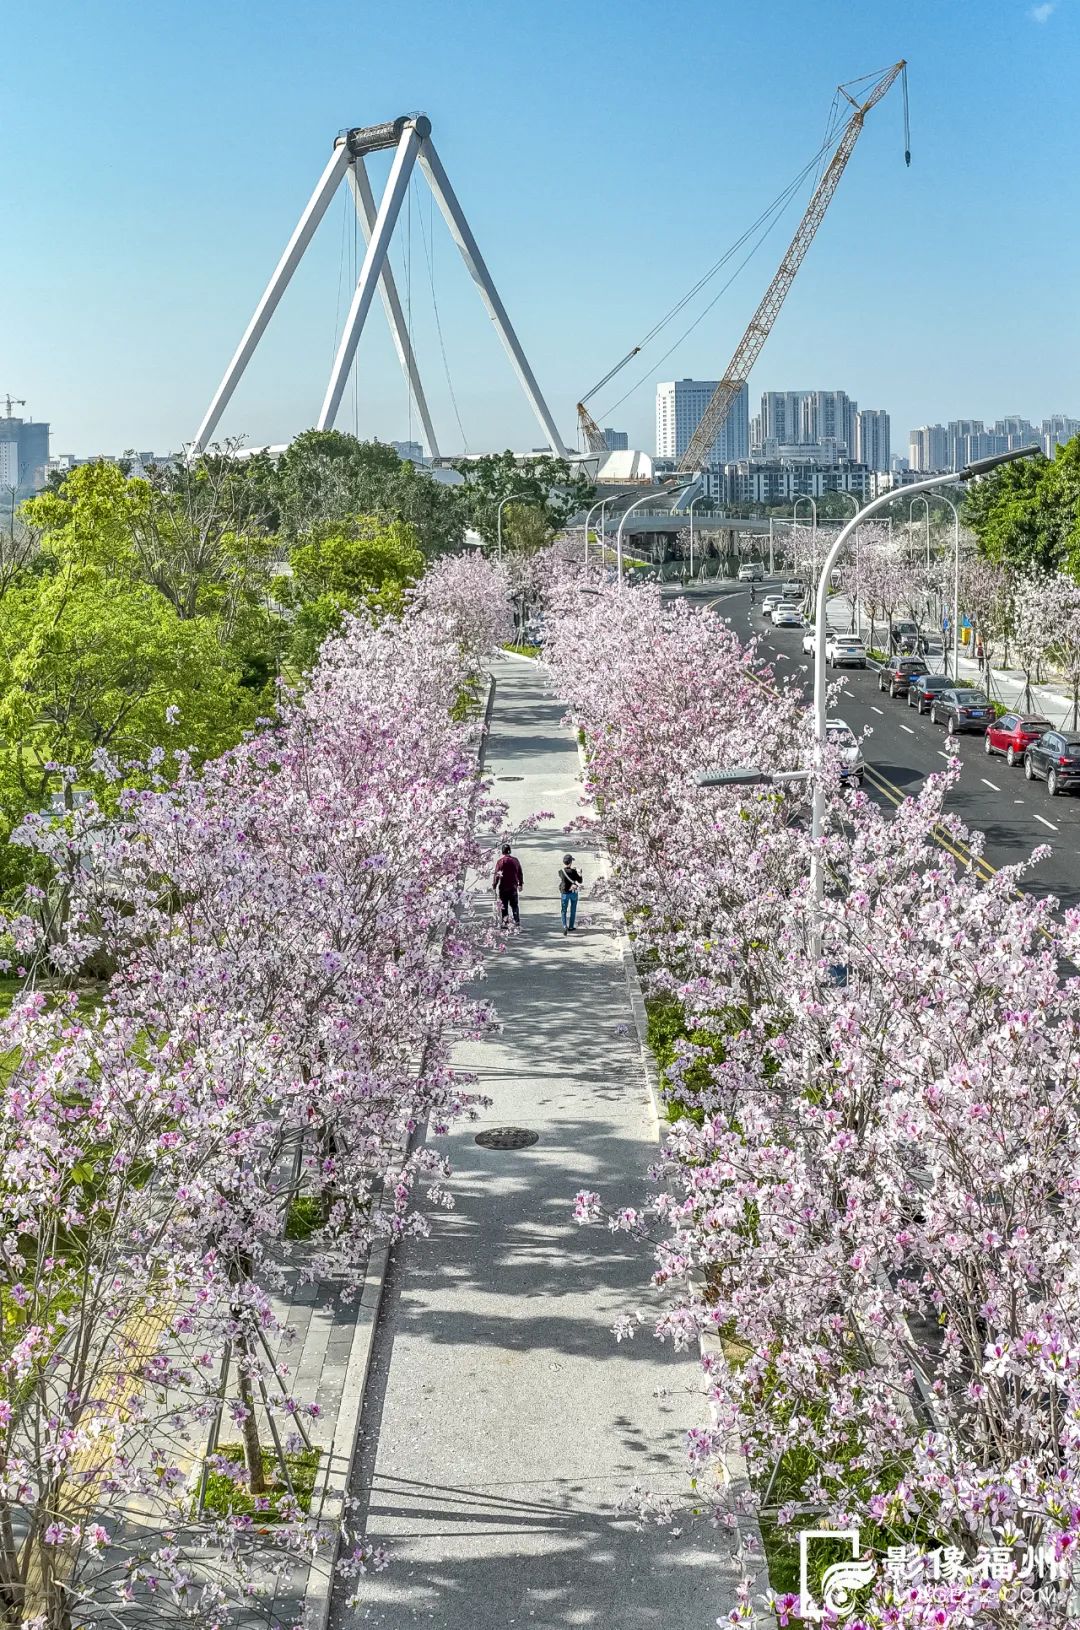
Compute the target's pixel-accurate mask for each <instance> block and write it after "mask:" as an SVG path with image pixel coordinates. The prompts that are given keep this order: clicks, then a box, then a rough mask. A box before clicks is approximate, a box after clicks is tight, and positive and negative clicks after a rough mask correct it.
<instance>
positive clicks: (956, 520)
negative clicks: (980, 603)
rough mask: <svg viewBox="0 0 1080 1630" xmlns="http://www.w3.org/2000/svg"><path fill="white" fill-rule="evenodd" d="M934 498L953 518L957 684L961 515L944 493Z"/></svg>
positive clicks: (956, 669) (955, 670) (956, 673)
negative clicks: (946, 507) (950, 511)
mask: <svg viewBox="0 0 1080 1630" xmlns="http://www.w3.org/2000/svg"><path fill="white" fill-rule="evenodd" d="M934 497H935V498H937V499H939V500H940V501H941V503H943V504H948V506H949V508H950V509H951V510H952V517H953V586H952V676H953V682H954V684H955V682H956V681H957V680H958V679H959V678H960V515H959V512H958V511H957V508H956V505H955V504H954V503H953V501H952V499H951V498H946V496H945V494H944V493H943V492H936V493H935V494H934Z"/></svg>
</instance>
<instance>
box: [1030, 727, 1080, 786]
mask: <svg viewBox="0 0 1080 1630" xmlns="http://www.w3.org/2000/svg"><path fill="white" fill-rule="evenodd" d="M1024 774H1025V775H1026V776H1027V778H1028V780H1029V781H1035V780H1039V781H1045V782H1046V790H1047V792H1048V793H1049V794H1050V796H1051V798H1053V796H1054V794H1055V793H1058V792H1071V791H1072V789H1073V787H1075V786H1078V785H1080V736H1077V735H1072V734H1069V735H1066V733H1065V731H1064V730H1048V731H1047V732H1046V734H1045V735H1043V736H1040V737H1039V739H1038V741H1033V742H1032V743H1031V746H1030V747H1029V748H1028V749H1027V750H1026V752H1025V753H1024Z"/></svg>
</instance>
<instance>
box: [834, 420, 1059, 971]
mask: <svg viewBox="0 0 1080 1630" xmlns="http://www.w3.org/2000/svg"><path fill="white" fill-rule="evenodd" d="M1041 452H1042V448H1041V447H1018V448H1015V449H1014V450H1013V451H1012V452H1010V453H995V454H994V456H993V457H992V458H980V459H976V460H975V461H974V462H973V463H971V464H965V466H964V468H963V469H962V470H950V471H948V473H947V474H944V475H931V476H927V477H926V479H925V480H924V481H917V482H913V483H912V486H911V487H909V488H908V491H909V492H910V493H911V494H912V495H913V496H914V494H915V493H919V492H931V491H933V490H934V489H935V488H936V487H948V486H953V485H956V484H957V483H960V482H965V481H970V480H972V479H973V477H975V476H977V475H986V473H987V472H988V471H990V470H995V469H997V467H998V465H999V464H1012V463H1014V462H1015V460H1016V459H1020V458H1030V457H1031V456H1032V455H1033V454H1034V453H1041ZM893 496H894V494H893V493H891V492H884V493H882V494H881V495H880V496H879V497H877V498H872V499H871V500H870V502H869V503H868V504H866V505H864V506H863V508H862V509H861V510H859V512H858V514H857V515H853V516H852V518H851V520H850V521H849V522H848V523H847V525H846V526H845V527H844V528H843V529H842V530H841V532H840V533H839V535H838V536H837V537H836V538H835V540H834V541H833V545H832V548H831V549H830V550H829V553H828V554H827V555H826V557H825V562H824V565H823V566H822V568H821V576H820V578H819V579H818V587H817V605H816V610H815V617H814V623H815V638H814V743H815V747H816V750H817V758H816V760H815V775H814V783H813V816H812V821H811V827H810V834H811V839H812V843H811V849H810V890H811V894H812V895H813V910H814V919H813V922H814V926H813V935H814V946H815V949H816V951H817V953H818V954H819V955H820V952H821V904H822V901H823V900H824V898H825V868H824V864H823V862H822V857H821V839H822V834H823V832H824V830H825V786H824V783H823V782H822V779H821V776H820V774H819V773H817V764H819V763H820V756H821V753H822V751H823V749H824V746H825V742H826V712H827V710H826V701H827V695H826V691H827V681H826V678H825V640H824V638H823V635H824V629H825V608H826V603H827V601H828V597H829V577H830V575H831V573H832V569H833V567H834V566H835V564H836V561H837V559H838V557H839V555H840V551H841V550H842V549H843V547H844V545H845V544H846V543H847V541H848V539H849V538H850V536H851V534H852V533H853V532H854V531H855V529H856V528H857V527H858V526H859V525H861V523H862V522H863V521H865V520H866V519H867V518H868V517H869V516H871V515H873V514H875V513H876V512H877V511H878V510H879V509H882V508H883V507H884V506H885V505H886V504H887V503H889V502H891V500H892V498H893ZM957 558H959V556H958V557H957ZM954 638H955V635H954Z"/></svg>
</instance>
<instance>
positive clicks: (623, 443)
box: [604, 425, 630, 453]
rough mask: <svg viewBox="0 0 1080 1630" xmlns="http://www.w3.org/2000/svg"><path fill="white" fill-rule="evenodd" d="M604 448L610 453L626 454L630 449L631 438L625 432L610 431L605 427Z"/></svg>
mask: <svg viewBox="0 0 1080 1630" xmlns="http://www.w3.org/2000/svg"><path fill="white" fill-rule="evenodd" d="M604 446H605V447H606V448H607V450H608V452H609V453H626V452H628V451H629V448H630V437H629V435H628V433H627V432H626V431H625V430H609V429H608V428H607V426H606V425H605V427H604Z"/></svg>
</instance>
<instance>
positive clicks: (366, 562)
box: [276, 515, 425, 670]
mask: <svg viewBox="0 0 1080 1630" xmlns="http://www.w3.org/2000/svg"><path fill="white" fill-rule="evenodd" d="M424 564H425V562H424V556H423V553H422V551H421V549H420V547H419V544H418V542H417V538H416V533H415V532H414V530H413V528H412V527H411V526H410V525H409V524H408V523H407V522H405V521H390V522H389V523H383V522H382V521H380V520H379V519H378V518H377V517H376V516H373V515H354V516H353V517H352V519H351V520H350V521H348V522H347V523H344V524H341V523H338V524H333V523H329V522H328V523H324V524H323V525H320V526H317V527H316V528H315V529H314V530H313V532H312V533H311V535H310V536H309V537H307V538H306V539H305V540H304V541H303V542H302V543H299V544H297V545H296V547H295V548H294V549H293V550H292V551H291V552H290V555H289V566H290V568H291V575H290V576H287V577H283V578H281V579H279V581H278V584H277V587H276V593H277V595H278V597H279V598H280V600H281V602H282V603H283V604H284V605H286V606H288V607H289V608H290V609H291V610H292V611H293V614H294V619H295V620H294V625H293V639H292V647H291V657H292V661H293V663H294V664H295V666H296V667H297V668H298V669H300V670H306V669H307V668H309V667H310V666H311V663H312V662H313V661H314V659H315V656H316V655H317V653H318V649H319V646H320V645H321V644H322V642H323V640H325V639H326V638H327V636H328V635H329V634H332V633H334V632H336V630H337V629H338V628H340V626H341V619H342V617H343V616H344V614H345V613H346V612H348V611H357V610H359V609H360V608H361V607H366V608H367V609H368V610H370V611H373V612H375V613H376V615H378V616H395V615H400V613H401V612H402V610H403V609H404V605H405V591H406V589H408V588H409V586H410V585H411V584H413V583H415V582H416V581H417V579H418V578H419V577H420V576H421V575H422V574H423V571H424Z"/></svg>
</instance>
